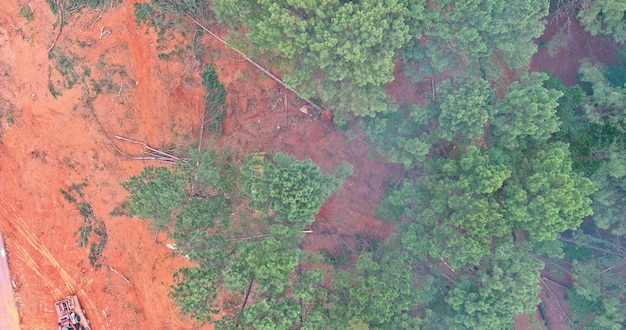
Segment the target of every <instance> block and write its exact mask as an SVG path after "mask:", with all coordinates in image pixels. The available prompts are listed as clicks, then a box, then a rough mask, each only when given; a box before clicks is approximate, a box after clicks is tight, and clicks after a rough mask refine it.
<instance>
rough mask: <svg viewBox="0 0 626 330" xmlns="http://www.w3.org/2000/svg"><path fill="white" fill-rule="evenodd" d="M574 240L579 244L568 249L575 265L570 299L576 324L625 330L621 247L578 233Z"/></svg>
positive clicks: (624, 296) (624, 291)
mask: <svg viewBox="0 0 626 330" xmlns="http://www.w3.org/2000/svg"><path fill="white" fill-rule="evenodd" d="M572 239H573V242H576V244H578V245H573V244H568V245H567V246H566V249H565V251H566V257H567V259H569V260H570V261H571V263H572V266H573V267H572V277H573V279H574V285H573V287H572V288H570V289H568V292H567V298H568V300H569V303H570V308H571V310H572V312H573V314H574V323H575V325H580V324H583V322H584V323H586V327H587V328H590V329H623V328H624V326H625V325H626V313H625V312H624V309H623V308H621V301H623V300H624V299H626V288H625V287H624V278H623V270H622V269H621V267H623V263H624V261H623V256H619V255H617V253H616V252H617V251H615V250H616V247H617V246H616V245H615V244H614V243H613V242H609V241H607V240H605V239H602V238H597V237H592V236H590V235H585V234H580V233H578V232H575V233H574V235H572ZM581 244H584V245H586V247H585V246H583V245H581ZM589 246H594V247H596V248H598V247H599V248H600V249H603V250H604V252H606V253H601V252H599V251H598V249H590V248H588V247H589ZM612 251H615V252H612Z"/></svg>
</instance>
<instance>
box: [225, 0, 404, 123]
mask: <svg viewBox="0 0 626 330" xmlns="http://www.w3.org/2000/svg"><path fill="white" fill-rule="evenodd" d="M214 8H215V12H216V14H217V16H218V18H220V19H221V20H222V21H225V22H229V24H235V25H237V24H243V25H244V26H245V27H246V28H247V31H248V32H247V37H248V38H249V40H250V42H251V44H252V45H253V46H254V47H255V49H256V50H257V51H259V52H261V53H266V54H268V55H270V56H272V57H273V58H276V57H277V56H278V57H280V58H282V59H284V60H285V62H286V64H287V65H286V69H285V71H286V72H288V74H286V75H285V76H284V80H285V82H286V83H287V84H288V85H290V86H291V87H294V88H296V89H298V90H299V91H301V92H302V93H303V95H304V96H306V97H313V96H318V97H320V98H321V99H322V100H324V101H325V102H327V104H328V106H329V107H330V108H331V109H336V110H339V111H345V112H347V111H354V113H355V114H357V115H368V116H373V115H375V114H376V113H377V112H385V111H387V106H386V98H385V96H384V91H383V89H382V88H381V86H382V85H383V84H386V83H388V82H390V81H392V80H393V76H392V72H393V67H394V61H395V55H396V52H397V51H398V50H399V49H400V47H402V45H403V44H404V43H405V42H406V40H407V39H408V38H409V34H408V31H409V29H408V26H407V25H406V24H405V23H404V20H405V18H404V17H405V15H406V14H407V8H406V7H405V5H404V3H403V2H402V1H398V0H384V1H374V0H366V1H358V2H345V1H339V0H332V1H319V0H317V1H313V2H311V1H286V0H281V1H269V0H255V1H234V0H232V1H220V2H217V3H215V4H214ZM365 91H367V92H365Z"/></svg>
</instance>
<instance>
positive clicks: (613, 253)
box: [559, 237, 626, 257]
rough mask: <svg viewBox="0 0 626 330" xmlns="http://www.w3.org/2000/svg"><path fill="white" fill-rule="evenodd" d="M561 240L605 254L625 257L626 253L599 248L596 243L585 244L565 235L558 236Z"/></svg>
mask: <svg viewBox="0 0 626 330" xmlns="http://www.w3.org/2000/svg"><path fill="white" fill-rule="evenodd" d="M559 239H560V240H561V241H563V242H568V243H573V244H576V245H580V246H584V247H586V248H590V249H592V250H596V251H600V252H604V253H607V254H612V255H614V256H619V257H626V253H624V252H620V251H615V250H609V249H605V248H601V247H599V246H596V245H591V244H587V243H583V242H579V241H576V240H573V239H571V238H567V237H561V238H559Z"/></svg>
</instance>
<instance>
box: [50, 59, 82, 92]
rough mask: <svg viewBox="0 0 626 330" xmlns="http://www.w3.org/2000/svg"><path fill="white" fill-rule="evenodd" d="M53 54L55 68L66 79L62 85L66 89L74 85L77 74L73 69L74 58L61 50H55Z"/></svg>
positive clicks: (76, 80)
mask: <svg viewBox="0 0 626 330" xmlns="http://www.w3.org/2000/svg"><path fill="white" fill-rule="evenodd" d="M53 56H54V60H55V62H56V68H57V70H58V71H59V73H60V74H61V75H62V76H63V77H64V78H65V80H66V81H65V83H64V87H65V88H67V89H70V88H72V87H74V85H75V84H76V83H77V82H78V74H77V73H76V71H75V70H74V66H75V62H76V58H74V57H73V56H67V55H65V54H63V53H61V52H56V53H55V54H54V55H53Z"/></svg>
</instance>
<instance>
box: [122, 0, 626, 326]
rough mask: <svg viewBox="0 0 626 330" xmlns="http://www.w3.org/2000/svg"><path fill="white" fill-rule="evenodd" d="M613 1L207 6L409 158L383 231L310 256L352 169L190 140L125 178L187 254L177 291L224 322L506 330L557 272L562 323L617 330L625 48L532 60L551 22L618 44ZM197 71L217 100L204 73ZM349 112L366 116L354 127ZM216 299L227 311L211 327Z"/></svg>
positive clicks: (382, 208) (625, 183)
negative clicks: (312, 234) (164, 161)
mask: <svg viewBox="0 0 626 330" xmlns="http://www.w3.org/2000/svg"><path fill="white" fill-rule="evenodd" d="M156 3H159V4H160V5H163V6H169V5H171V4H172V3H171V2H167V1H158V2H156ZM622 3H623V2H620V1H593V0H575V1H556V2H554V1H553V2H549V1H545V0H532V1H528V0H514V1H502V0H481V1H469V0H443V1H437V2H433V1H423V0H385V1H371V0H363V1H339V0H327V1H321V0H314V1H298V0H278V1H267V0H254V1H237V0H228V1H218V2H215V3H214V4H213V8H212V9H213V10H214V12H213V13H214V14H215V17H216V18H217V22H221V24H227V25H228V28H229V29H230V30H229V33H230V37H231V38H242V39H241V40H239V41H238V44H239V45H241V46H242V47H245V48H246V49H247V51H249V53H251V54H253V56H254V57H255V58H258V59H259V61H262V62H263V63H266V64H267V65H268V66H271V67H272V68H275V69H276V70H277V71H279V72H281V73H282V77H283V79H284V81H285V83H287V85H289V86H290V87H293V88H295V89H297V90H299V91H300V92H301V93H302V95H303V96H304V97H310V98H313V99H314V100H315V101H316V102H318V103H319V104H320V105H322V106H324V107H326V108H328V109H331V110H333V111H334V116H335V121H336V123H338V124H342V125H341V127H342V128H344V129H350V131H349V132H347V133H346V137H347V138H349V139H353V138H355V137H358V138H359V139H360V140H362V141H364V142H366V143H369V145H370V147H371V153H372V157H380V162H381V163H382V162H390V163H394V164H397V165H399V166H400V167H401V168H402V175H401V176H400V178H399V179H396V178H394V180H390V181H393V183H387V185H386V191H385V194H384V197H383V198H382V200H381V201H380V205H379V206H378V208H377V211H376V212H377V216H378V217H379V218H381V219H383V220H385V221H388V222H390V223H392V224H393V225H395V227H396V233H395V234H393V235H391V236H390V237H387V238H386V239H384V240H381V241H379V240H376V239H372V238H371V237H354V240H355V241H356V243H355V244H354V245H351V244H350V243H348V242H347V241H344V242H343V243H342V244H343V245H344V246H345V247H346V248H345V250H344V251H343V252H342V254H336V253H335V254H332V253H330V252H329V251H326V250H324V249H321V250H316V251H308V250H304V249H302V248H301V244H300V243H301V242H302V238H303V236H304V233H303V231H306V230H307V229H308V228H310V226H311V225H312V224H313V223H314V222H315V221H316V213H317V211H318V210H319V209H320V207H321V205H322V204H323V203H324V202H325V200H326V199H327V198H328V197H329V196H331V195H332V194H333V193H334V192H336V191H337V190H338V189H339V188H340V187H341V185H342V182H343V180H345V179H346V178H347V177H349V176H350V174H351V172H352V165H348V164H345V165H343V166H339V167H337V168H336V169H335V170H334V171H332V172H331V173H324V172H323V171H322V170H320V168H319V167H318V166H317V165H316V164H315V163H314V162H313V161H312V160H310V159H303V160H300V159H296V158H294V157H292V156H289V155H286V154H282V153H266V152H263V151H261V152H255V153H251V154H248V155H246V156H245V157H242V158H241V159H238V160H234V159H233V157H232V155H229V154H228V152H227V151H218V150H216V149H209V150H203V151H195V150H192V149H190V150H189V154H190V157H189V159H190V160H189V161H188V162H186V163H184V164H178V165H177V166H176V167H175V168H172V169H169V168H157V167H147V168H146V169H145V170H144V171H143V172H142V173H141V174H139V175H137V176H134V177H131V178H130V179H129V181H128V182H126V183H124V184H123V186H124V187H125V188H126V189H127V190H128V192H129V193H130V197H129V199H130V204H129V206H128V210H129V212H130V214H131V215H137V216H139V217H141V218H146V219H153V221H152V224H153V225H154V227H155V229H157V230H167V231H170V232H171V235H172V237H174V238H175V239H176V240H177V244H178V246H179V249H180V252H181V253H184V254H186V255H188V256H189V258H190V260H192V261H193V262H195V263H197V265H198V266H197V267H189V268H183V269H181V270H180V271H179V272H178V273H177V275H176V276H177V284H176V286H175V287H174V288H173V291H172V298H173V299H174V300H175V301H176V302H177V303H178V305H179V306H180V307H181V309H182V311H183V312H184V313H185V314H188V315H190V316H192V317H194V318H196V319H197V320H200V321H202V322H216V324H217V325H218V327H220V328H224V329H235V328H250V329H283V328H284V329H287V328H291V329H330V328H342V329H343V328H351V329H369V328H372V329H390V328H398V329H419V328H424V329H429V328H445V329H481V328H511V327H512V325H513V317H514V316H515V315H517V314H520V313H532V312H534V311H535V310H536V305H537V304H538V303H539V298H538V293H539V291H540V290H541V286H540V285H541V284H542V283H544V281H543V278H544V277H547V276H553V274H555V270H556V269H557V268H558V269H559V271H561V272H563V274H564V275H563V276H565V277H566V278H569V279H571V280H572V283H573V285H572V287H571V288H570V289H569V291H568V299H569V300H570V303H571V305H572V310H573V311H574V313H578V316H577V317H574V320H573V321H572V324H571V325H572V326H579V325H581V324H582V322H584V320H585V318H588V319H589V324H590V325H591V326H596V327H598V328H620V327H624V326H626V323H625V318H624V312H623V310H619V307H620V306H621V303H622V302H623V300H624V297H625V296H624V290H623V285H622V286H620V285H619V280H618V279H619V278H620V276H622V277H623V274H622V272H623V270H624V269H623V267H621V266H623V263H622V264H621V266H617V265H618V262H621V260H622V259H620V258H624V257H626V256H624V253H623V252H622V250H621V246H622V245H621V244H622V238H623V235H625V234H626V229H625V228H626V225H625V221H626V220H625V219H626V208H624V206H623V205H624V194H625V192H626V179H625V178H626V162H624V161H623V159H624V155H626V148H625V145H624V141H623V137H622V136H623V133H624V130H625V129H626V128H625V127H626V126H625V125H624V123H626V120H624V111H623V110H624V105H625V104H626V99H625V96H624V95H626V91H625V89H626V85H625V83H626V78H624V77H626V74H624V72H626V70H625V69H624V68H625V67H626V66H625V65H626V61H625V60H624V59H620V60H617V61H616V63H611V64H606V63H604V64H603V63H599V62H598V61H597V60H595V59H586V60H584V61H583V62H582V63H581V66H580V71H579V75H578V84H576V85H574V86H566V85H565V84H563V82H562V81H561V80H560V79H559V78H558V77H555V76H553V75H552V74H551V73H548V72H528V69H529V64H530V60H531V57H532V56H533V54H535V52H536V50H537V48H538V47H540V46H541V45H537V44H535V42H534V39H535V38H538V37H539V36H540V35H541V34H542V32H543V29H544V25H545V23H546V19H547V17H548V15H552V14H554V13H555V11H557V10H563V11H564V12H566V13H567V14H568V15H570V16H569V18H570V19H576V17H577V18H578V19H579V20H580V23H581V24H582V25H583V26H584V27H585V29H586V30H587V31H588V33H589V35H590V36H593V35H597V34H607V35H611V36H612V37H613V38H614V40H615V41H616V42H618V43H623V41H624V31H623V30H624V22H625V21H626V19H625V17H626V16H625V14H626V9H625V8H623V6H622ZM197 4H198V3H197V2H194V1H188V2H185V3H184V6H183V5H181V7H175V9H176V10H182V11H185V10H187V9H185V8H191V9H193V10H191V11H189V12H186V13H187V14H190V15H196V14H197V11H198V10H199V9H198V8H200V7H201V6H197ZM566 5H570V6H573V7H567V6H566ZM168 8H173V7H171V6H170V7H168ZM567 8H574V9H575V10H574V11H572V12H569V11H567V10H566V9H567ZM549 10H551V11H552V12H549ZM210 16H211V15H205V17H210ZM207 21H210V20H207ZM622 52H624V51H623V49H622ZM401 74H404V75H407V76H409V77H410V78H411V79H412V80H413V82H415V83H416V84H417V85H416V86H425V85H426V86H429V88H421V89H420V90H418V91H416V95H417V100H416V101H413V102H408V101H402V102H405V103H402V102H397V103H398V104H396V103H394V102H393V101H392V100H391V99H390V98H389V97H388V95H387V93H386V87H388V84H389V83H391V82H392V81H393V80H394V77H396V75H401ZM202 77H203V79H204V80H206V81H213V82H214V84H206V83H205V87H207V90H206V91H207V93H213V94H215V96H216V98H217V99H218V100H222V99H223V98H224V93H225V92H224V86H223V85H221V84H219V83H218V82H216V80H217V77H216V73H215V70H213V71H211V70H209V69H207V70H205V73H204V74H203V76H202ZM415 89H416V90H417V87H415ZM207 100H210V98H208V99H207ZM208 105H210V104H207V106H208ZM218 105H219V108H218V110H219V111H217V112H216V113H217V114H220V115H221V113H222V110H223V109H225V108H224V105H223V104H222V103H219V104H218ZM214 108H216V109H217V105H216V106H215V107H214ZM349 114H353V115H355V116H356V117H363V118H356V120H355V122H358V125H352V126H349V125H347V122H348V118H349ZM353 119H354V118H353ZM346 144H349V141H347V142H346ZM194 164H195V165H194ZM233 164H240V166H239V165H238V166H234V165H233ZM354 165H355V166H358V165H359V164H354ZM381 185H382V183H381ZM241 205H245V206H246V207H245V208H244V207H239V206H241ZM242 209H244V210H245V211H242ZM236 210H237V211H236ZM356 246H358V247H359V248H358V249H357V248H356ZM562 263H564V264H565V266H563V265H562ZM557 266H558V267H557ZM544 268H545V270H544ZM218 293H221V294H218ZM589 306H592V307H593V308H590V307H589ZM220 309H222V310H228V311H229V312H231V313H229V314H227V315H223V316H222V318H221V319H219V320H216V321H213V320H212V315H214V314H216V313H218V311H219V310H220Z"/></svg>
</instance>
